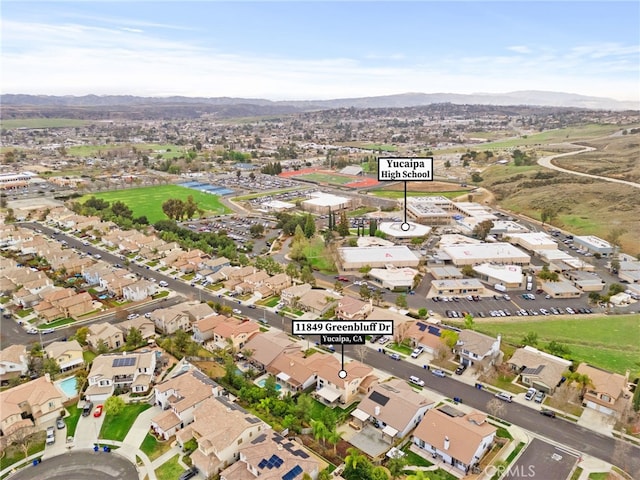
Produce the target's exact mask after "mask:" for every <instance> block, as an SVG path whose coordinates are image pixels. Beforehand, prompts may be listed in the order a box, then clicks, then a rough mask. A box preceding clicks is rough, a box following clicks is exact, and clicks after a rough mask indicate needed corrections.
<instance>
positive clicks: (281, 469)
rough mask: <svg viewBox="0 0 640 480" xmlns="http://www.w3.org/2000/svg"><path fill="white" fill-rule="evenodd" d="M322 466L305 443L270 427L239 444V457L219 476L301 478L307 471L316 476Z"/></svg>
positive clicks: (232, 478)
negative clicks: (276, 431) (279, 433)
mask: <svg viewBox="0 0 640 480" xmlns="http://www.w3.org/2000/svg"><path fill="white" fill-rule="evenodd" d="M319 469H320V462H319V460H317V459H316V457H315V456H313V455H311V454H310V453H309V452H308V451H307V449H306V448H305V447H304V445H300V444H299V443H298V442H296V441H295V440H292V439H289V438H284V437H282V436H280V435H278V434H277V433H275V432H274V431H273V430H268V431H266V432H264V433H261V434H260V435H258V436H257V437H256V438H254V439H253V440H251V441H250V442H244V443H243V444H242V445H240V447H239V449H238V461H237V462H236V463H234V464H233V465H231V466H230V467H228V468H226V469H225V470H223V471H222V472H220V480H239V479H242V480H252V479H261V480H282V479H286V480H294V479H295V480H298V479H301V478H302V476H303V475H304V474H305V473H306V474H308V475H309V476H310V477H311V478H312V479H313V480H316V479H317V478H318V472H319Z"/></svg>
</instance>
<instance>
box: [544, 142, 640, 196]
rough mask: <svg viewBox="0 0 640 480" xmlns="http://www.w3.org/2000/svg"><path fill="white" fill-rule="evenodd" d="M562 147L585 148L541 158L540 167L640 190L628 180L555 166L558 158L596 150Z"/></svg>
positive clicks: (639, 184)
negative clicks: (554, 162)
mask: <svg viewBox="0 0 640 480" xmlns="http://www.w3.org/2000/svg"><path fill="white" fill-rule="evenodd" d="M561 145H571V146H574V147H583V148H582V150H577V151H575V152H567V153H559V154H557V155H548V156H546V157H541V158H539V159H538V165H540V166H541V167H545V168H549V169H551V170H557V171H558V172H563V173H569V174H571V175H578V176H580V177H589V178H595V179H597V180H604V181H605V182H613V183H622V184H623V185H628V186H630V187H634V188H640V183H635V182H630V181H628V180H620V179H618V178H610V177H602V176H600V175H592V174H590V173H584V172H576V171H575V170H567V169H566V168H562V167H558V166H556V165H554V164H553V160H555V159H556V158H560V157H568V156H569V155H578V154H579V153H585V152H592V151H594V150H596V149H595V148H594V147H585V146H583V145H576V144H573V143H568V144H567V143H564V144H561Z"/></svg>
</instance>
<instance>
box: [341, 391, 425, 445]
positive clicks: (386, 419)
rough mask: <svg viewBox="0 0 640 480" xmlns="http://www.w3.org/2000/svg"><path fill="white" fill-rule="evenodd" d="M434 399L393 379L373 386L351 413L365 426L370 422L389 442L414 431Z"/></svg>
mask: <svg viewBox="0 0 640 480" xmlns="http://www.w3.org/2000/svg"><path fill="white" fill-rule="evenodd" d="M434 406H435V401H433V400H431V399H429V398H428V397H425V396H423V395H420V394H418V393H417V392H415V391H414V390H413V389H412V388H411V387H410V386H409V385H408V384H407V382H406V381H404V380H400V379H396V380H391V381H389V382H384V383H380V384H378V385H376V386H375V387H373V389H372V390H371V392H370V393H369V395H367V396H366V397H365V398H364V399H363V400H362V401H361V402H360V403H359V404H358V408H356V409H355V410H354V411H353V412H352V413H351V416H352V417H353V420H352V421H353V423H354V424H355V425H357V426H360V427H364V426H365V425H366V422H370V423H371V424H373V425H374V426H375V427H376V428H378V429H380V436H381V438H382V440H384V441H386V442H388V443H390V444H392V443H394V442H395V441H396V440H399V439H402V438H405V437H406V436H407V435H408V434H409V432H411V430H413V429H414V428H415V427H416V426H417V425H418V423H419V422H420V420H422V417H423V416H424V415H425V413H426V412H427V410H429V409H431V408H433V407H434Z"/></svg>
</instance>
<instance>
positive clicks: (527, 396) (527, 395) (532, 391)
mask: <svg viewBox="0 0 640 480" xmlns="http://www.w3.org/2000/svg"><path fill="white" fill-rule="evenodd" d="M536 393H538V390H536V389H535V388H530V389H529V390H527V393H525V394H524V399H525V400H532V399H533V397H535V395H536Z"/></svg>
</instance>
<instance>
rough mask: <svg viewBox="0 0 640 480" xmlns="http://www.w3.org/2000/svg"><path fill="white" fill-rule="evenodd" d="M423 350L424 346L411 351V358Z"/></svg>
mask: <svg viewBox="0 0 640 480" xmlns="http://www.w3.org/2000/svg"><path fill="white" fill-rule="evenodd" d="M422 352H424V348H422V347H418V348H416V349H415V350H414V351H413V352H411V358H418V357H419V356H420V355H422Z"/></svg>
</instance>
